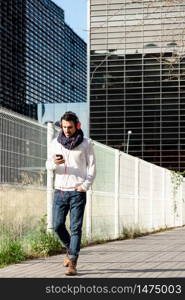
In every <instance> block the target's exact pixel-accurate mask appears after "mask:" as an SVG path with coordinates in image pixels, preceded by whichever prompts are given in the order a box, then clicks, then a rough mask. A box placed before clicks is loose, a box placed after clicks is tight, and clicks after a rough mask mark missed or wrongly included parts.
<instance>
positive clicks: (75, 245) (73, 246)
mask: <svg viewBox="0 0 185 300" xmlns="http://www.w3.org/2000/svg"><path fill="white" fill-rule="evenodd" d="M85 204H86V192H78V191H61V190H55V193H54V203H53V226H54V230H55V232H56V233H57V235H58V236H59V238H60V241H61V242H62V243H63V245H64V246H65V247H66V248H67V249H68V252H69V257H70V258H77V257H78V254H79V252H80V243H81V236H82V223H83V215H84V210H85ZM68 212H70V231H71V235H70V234H69V232H68V231H67V229H66V226H65V222H66V216H67V214H68Z"/></svg>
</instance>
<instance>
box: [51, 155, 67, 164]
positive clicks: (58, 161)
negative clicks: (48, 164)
mask: <svg viewBox="0 0 185 300" xmlns="http://www.w3.org/2000/svg"><path fill="white" fill-rule="evenodd" d="M54 163H55V164H56V165H61V164H64V163H65V160H64V159H63V158H62V159H60V158H58V157H57V156H56V155H55V156H54Z"/></svg>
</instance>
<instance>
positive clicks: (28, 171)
mask: <svg viewBox="0 0 185 300" xmlns="http://www.w3.org/2000/svg"><path fill="white" fill-rule="evenodd" d="M46 156H47V127H46V126H43V125H41V124H38V122H36V121H33V120H31V119H29V118H26V117H24V116H22V115H19V114H16V113H11V112H10V111H8V110H5V109H3V108H0V242H2V241H4V240H5V237H6V239H8V238H11V239H12V237H14V238H16V236H17V235H19V236H23V235H24V234H25V233H27V232H30V230H32V229H33V228H35V226H36V225H37V223H38V221H39V220H40V218H41V217H42V216H43V215H44V214H46V170H45V161H46Z"/></svg>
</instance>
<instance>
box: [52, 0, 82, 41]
mask: <svg viewBox="0 0 185 300" xmlns="http://www.w3.org/2000/svg"><path fill="white" fill-rule="evenodd" d="M52 1H53V2H54V3H56V4H57V5H58V6H60V7H61V8H63V10H64V16H65V23H67V24H68V25H69V26H70V27H71V28H72V29H73V30H74V31H75V32H76V33H77V34H78V35H79V36H80V37H81V38H82V39H83V40H84V41H85V42H87V1H88V0H52Z"/></svg>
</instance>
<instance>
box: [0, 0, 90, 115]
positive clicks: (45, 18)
mask: <svg viewBox="0 0 185 300" xmlns="http://www.w3.org/2000/svg"><path fill="white" fill-rule="evenodd" d="M0 22H1V23H0V58H1V61H0V65H1V69H0V72H1V73H0V74H1V78H0V105H1V106H3V107H6V108H8V109H12V110H14V111H16V112H19V113H21V114H24V115H27V116H29V117H32V118H34V119H37V118H38V106H37V105H38V104H43V105H42V114H44V112H45V107H44V104H45V103H47V104H51V106H52V104H54V103H68V102H70V103H77V102H79V103H82V102H86V90H87V84H86V80H87V79H86V78H87V74H86V73H87V72H86V66H87V63H86V51H87V50H86V43H85V42H84V41H83V40H82V39H81V38H80V37H79V36H78V35H77V34H76V33H75V32H74V31H73V30H72V29H71V28H70V27H69V26H68V25H67V24H66V23H65V19H64V11H63V9H61V8H60V7H58V6H57V5H56V4H54V3H53V2H52V1H51V0H6V1H1V2H0Z"/></svg>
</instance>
